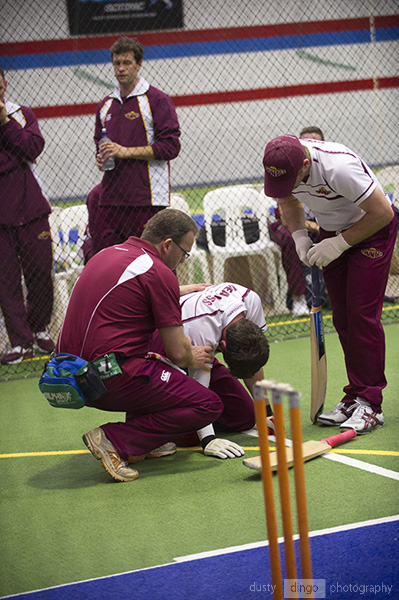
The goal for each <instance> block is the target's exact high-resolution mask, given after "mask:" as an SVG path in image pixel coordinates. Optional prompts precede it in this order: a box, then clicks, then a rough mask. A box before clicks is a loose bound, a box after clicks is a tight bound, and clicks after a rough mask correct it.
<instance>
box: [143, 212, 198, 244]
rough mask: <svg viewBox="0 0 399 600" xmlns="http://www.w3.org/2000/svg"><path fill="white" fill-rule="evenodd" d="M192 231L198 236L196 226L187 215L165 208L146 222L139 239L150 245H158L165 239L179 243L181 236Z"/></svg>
mask: <svg viewBox="0 0 399 600" xmlns="http://www.w3.org/2000/svg"><path fill="white" fill-rule="evenodd" d="M189 231H192V232H193V233H194V235H195V236H197V234H198V225H197V223H196V222H195V221H194V219H192V218H191V217H190V215H188V214H187V213H184V212H182V211H181V210H176V209H174V208H166V209H165V210H161V211H160V212H158V213H157V214H156V215H154V216H153V217H151V219H150V220H149V221H147V223H146V225H145V227H144V231H143V233H142V234H141V238H142V239H143V240H146V241H147V242H150V243H151V244H159V242H163V240H166V239H167V238H172V240H174V241H175V242H177V243H179V242H180V240H181V238H182V237H183V235H185V234H186V233H188V232H189Z"/></svg>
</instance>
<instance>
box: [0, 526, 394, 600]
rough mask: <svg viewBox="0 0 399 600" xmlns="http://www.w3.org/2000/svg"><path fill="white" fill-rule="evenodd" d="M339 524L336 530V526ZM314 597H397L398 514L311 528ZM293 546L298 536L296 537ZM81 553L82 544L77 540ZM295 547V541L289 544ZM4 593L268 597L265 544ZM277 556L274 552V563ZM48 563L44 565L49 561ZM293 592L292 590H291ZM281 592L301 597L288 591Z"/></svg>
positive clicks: (79, 597)
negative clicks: (326, 528) (328, 528)
mask: <svg viewBox="0 0 399 600" xmlns="http://www.w3.org/2000/svg"><path fill="white" fill-rule="evenodd" d="M342 529H343V528H342ZM310 541H311V552H312V559H313V577H314V580H317V591H316V594H315V596H314V597H315V598H330V599H335V600H347V599H351V600H352V599H354V598H359V599H360V600H371V599H372V600H375V599H376V598H378V599H380V598H389V599H392V600H394V599H395V600H397V599H398V598H399V516H395V517H391V518H388V519H386V520H384V521H383V522H380V521H378V522H375V523H373V522H368V523H365V524H354V525H353V526H352V527H350V528H348V529H344V530H341V529H340V528H337V530H331V531H324V532H314V533H313V534H311V540H310ZM296 544H297V546H298V542H296ZM82 552H84V545H82ZM297 553H298V547H297ZM176 561H177V562H174V563H172V564H167V565H163V566H159V567H153V568H150V569H144V570H140V571H132V572H129V573H123V574H120V575H114V576H111V577H105V578H102V579H96V580H90V581H84V582H79V583H73V584H68V585H65V586H59V587H54V588H48V589H45V590H37V591H33V592H29V593H24V594H18V595H14V596H7V598H18V599H19V600H111V599H112V600H256V598H272V588H271V585H272V584H271V575H270V569H269V554H268V547H267V546H266V545H265V544H262V545H259V546H257V547H250V548H242V547H241V548H238V549H234V548H229V549H225V550H221V551H220V552H215V553H212V555H210V553H209V554H207V555H199V556H193V557H184V558H180V559H176ZM283 562H284V558H283V555H282V564H283ZM49 566H50V565H49ZM291 593H295V589H294V590H293V592H291ZM285 597H297V598H298V597H301V598H302V597H306V595H305V596H302V595H290V596H285Z"/></svg>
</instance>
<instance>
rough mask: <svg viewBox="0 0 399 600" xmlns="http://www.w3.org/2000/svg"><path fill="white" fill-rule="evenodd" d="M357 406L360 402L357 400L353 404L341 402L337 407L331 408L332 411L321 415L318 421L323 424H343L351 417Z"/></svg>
mask: <svg viewBox="0 0 399 600" xmlns="http://www.w3.org/2000/svg"><path fill="white" fill-rule="evenodd" d="M357 407H358V404H357V403H356V401H355V400H354V401H353V402H352V404H346V403H345V402H339V403H338V404H337V406H336V407H335V408H333V409H332V410H330V412H328V413H323V414H322V415H319V417H318V421H319V423H321V424H322V425H341V423H344V422H345V421H347V420H348V419H349V417H350V416H351V415H352V413H353V411H354V410H355V409H356V408H357Z"/></svg>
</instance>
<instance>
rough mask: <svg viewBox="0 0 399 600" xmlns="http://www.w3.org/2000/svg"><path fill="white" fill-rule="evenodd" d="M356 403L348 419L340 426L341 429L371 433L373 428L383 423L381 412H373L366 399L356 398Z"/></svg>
mask: <svg viewBox="0 0 399 600" xmlns="http://www.w3.org/2000/svg"><path fill="white" fill-rule="evenodd" d="M356 405H357V408H356V410H354V411H353V413H352V416H351V417H350V419H348V420H347V421H345V422H344V423H342V425H341V426H340V429H341V431H346V430H347V429H354V430H355V431H356V433H357V434H358V435H361V434H362V433H371V432H372V431H374V429H378V427H382V426H383V425H384V422H385V420H384V417H383V414H382V413H377V412H375V410H374V409H373V407H372V406H370V404H369V403H368V402H367V400H363V398H357V399H356Z"/></svg>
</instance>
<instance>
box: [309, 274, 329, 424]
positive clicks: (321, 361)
mask: <svg viewBox="0 0 399 600" xmlns="http://www.w3.org/2000/svg"><path fill="white" fill-rule="evenodd" d="M310 356H311V395H310V418H311V420H312V422H313V423H316V422H317V418H318V416H319V415H320V414H321V412H322V410H323V407H324V401H325V399H326V389H327V362H326V348H325V344H324V331H323V317H322V314H321V299H320V270H319V268H318V267H316V265H313V267H312V310H311V313H310Z"/></svg>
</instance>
